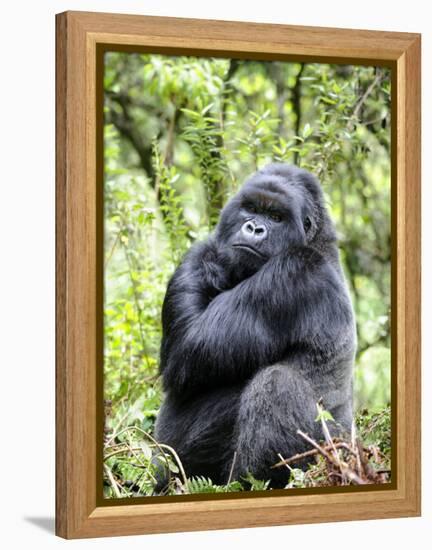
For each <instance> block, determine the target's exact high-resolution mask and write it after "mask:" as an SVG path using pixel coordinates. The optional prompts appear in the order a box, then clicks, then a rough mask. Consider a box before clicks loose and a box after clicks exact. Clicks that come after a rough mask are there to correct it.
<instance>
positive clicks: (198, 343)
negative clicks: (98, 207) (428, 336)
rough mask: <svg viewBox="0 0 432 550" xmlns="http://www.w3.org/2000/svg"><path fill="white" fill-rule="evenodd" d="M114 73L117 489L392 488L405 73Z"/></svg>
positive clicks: (107, 110) (107, 378)
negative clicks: (398, 149) (395, 220)
mask: <svg viewBox="0 0 432 550" xmlns="http://www.w3.org/2000/svg"><path fill="white" fill-rule="evenodd" d="M103 79H104V82H103V84H104V95H103V103H104V116H103V125H104V129H103V130H104V144H103V163H104V178H103V218H104V230H103V243H104V245H103V267H104V284H103V286H104V300H103V301H104V312H103V335H104V337H103V342H104V353H103V394H104V396H103V397H104V406H103V409H104V434H103V493H104V498H106V499H131V498H139V497H145V498H146V499H147V498H151V497H155V496H165V497H167V499H168V498H169V497H172V496H179V495H196V494H203V493H204V494H205V493H238V492H248V491H261V492H265V494H267V493H268V494H271V493H272V492H273V494H276V493H274V492H275V491H276V492H280V491H287V492H289V491H290V490H293V489H303V488H316V489H317V490H318V489H322V488H328V487H332V488H339V487H340V488H342V487H346V486H362V485H381V484H388V483H389V482H390V481H391V442H392V439H391V381H392V377H391V370H392V369H391V364H392V362H391V248H392V247H391V243H392V238H391V224H390V218H391V154H390V142H391V131H390V128H391V71H390V70H389V69H387V68H383V67H374V66H365V65H355V66H354V65H338V64H324V63H301V62H298V61H259V60H247V59H227V58H213V57H197V56H191V55H178V56H174V55H164V54H149V53H132V52H125V51H110V52H106V53H105V54H104V75H103ZM277 494H279V493H277Z"/></svg>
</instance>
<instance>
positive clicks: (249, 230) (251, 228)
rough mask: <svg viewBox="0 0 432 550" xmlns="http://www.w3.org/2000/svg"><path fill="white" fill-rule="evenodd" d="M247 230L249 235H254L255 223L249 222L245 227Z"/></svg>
mask: <svg viewBox="0 0 432 550" xmlns="http://www.w3.org/2000/svg"><path fill="white" fill-rule="evenodd" d="M245 229H246V231H247V232H248V233H253V232H254V230H255V226H254V224H253V223H250V222H248V223H247V224H246V226H245Z"/></svg>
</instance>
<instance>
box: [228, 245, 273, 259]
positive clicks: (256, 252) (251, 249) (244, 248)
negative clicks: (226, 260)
mask: <svg viewBox="0 0 432 550" xmlns="http://www.w3.org/2000/svg"><path fill="white" fill-rule="evenodd" d="M232 246H233V248H240V249H241V250H246V251H247V252H252V254H255V256H258V257H259V258H263V259H265V258H266V257H265V256H264V254H262V253H261V252H260V251H259V250H257V249H256V248H254V247H253V246H251V245H250V244H245V243H234V244H233V245H232Z"/></svg>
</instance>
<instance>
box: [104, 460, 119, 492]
mask: <svg viewBox="0 0 432 550" xmlns="http://www.w3.org/2000/svg"><path fill="white" fill-rule="evenodd" d="M104 470H105V473H106V475H107V477H108V479H109V482H110V483H111V487H112V488H113V491H114V493H115V496H116V497H117V498H121V493H120V491H119V488H118V485H117V481H116V480H115V479H114V476H113V474H112V472H111V470H110V469H109V468H108V466H107V465H106V464H104Z"/></svg>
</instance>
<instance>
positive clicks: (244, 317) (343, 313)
mask: <svg viewBox="0 0 432 550" xmlns="http://www.w3.org/2000/svg"><path fill="white" fill-rule="evenodd" d="M336 241H337V239H336V231H335V228H334V226H333V223H332V221H331V219H330V217H329V215H328V213H327V210H326V207H325V204H324V197H323V193H322V191H321V187H320V184H319V183H318V181H317V179H316V178H315V177H314V176H313V175H312V174H310V173H309V172H307V171H305V170H303V169H300V168H297V167H295V166H291V165H286V164H280V163H274V164H270V165H268V166H266V167H264V168H263V169H261V170H259V171H258V172H257V173H256V174H254V175H253V176H252V177H250V178H249V179H248V180H247V181H246V182H245V183H244V185H243V186H242V188H241V189H240V191H239V192H238V194H237V195H235V196H234V197H233V198H232V199H231V200H230V201H229V202H228V204H227V205H226V206H225V208H224V209H223V210H222V212H221V215H220V219H219V223H218V225H217V227H216V229H215V231H214V233H213V234H212V235H211V236H210V237H209V238H208V240H207V241H205V242H201V243H197V244H196V245H194V246H193V247H192V248H191V249H190V250H189V252H188V253H187V255H186V257H185V258H184V260H183V261H182V263H181V265H180V266H179V267H178V268H177V270H176V271H175V273H174V275H173V277H172V279H171V280H170V282H169V284H168V287H167V292H166V296H165V300H164V304H163V308H162V326H163V338H162V344H161V375H162V381H163V387H164V391H165V399H164V402H163V404H162V407H161V410H160V412H159V414H158V418H157V421H156V429H155V435H156V439H157V440H158V441H159V442H161V443H165V444H167V445H169V446H171V447H172V448H174V449H175V450H176V451H177V453H178V455H179V457H180V459H181V461H182V464H183V466H184V469H185V472H186V475H187V476H205V477H209V478H211V480H212V481H213V482H215V483H219V484H224V483H226V482H227V480H228V478H229V475H230V474H231V479H232V480H234V479H237V480H240V481H241V480H242V479H244V477H245V476H246V475H247V474H248V473H251V474H252V475H253V476H255V478H258V479H263V480H270V487H272V488H282V487H284V486H285V485H286V484H287V481H288V478H289V471H288V469H287V468H274V469H272V468H271V466H272V465H274V464H275V463H276V462H278V460H279V454H280V455H282V456H283V457H284V458H287V457H290V456H292V455H295V454H297V453H301V452H303V451H305V450H306V449H307V444H305V442H304V440H303V439H302V438H301V437H300V436H299V435H298V434H297V430H298V429H301V430H302V431H304V432H307V433H308V434H309V435H310V436H312V437H314V438H316V439H318V440H319V439H322V436H323V434H322V432H321V426H320V423H319V422H317V421H316V417H317V406H316V404H317V402H318V401H320V400H322V403H323V406H324V408H325V409H326V410H328V411H330V412H331V414H332V416H333V418H334V420H335V422H334V423H333V422H330V424H331V426H332V429H333V434H334V435H336V433H340V432H341V431H349V430H350V429H351V423H352V369H353V361H354V354H355V349H356V333H355V323H354V314H353V309H352V305H351V301H350V298H349V294H348V290H347V285H346V282H345V278H344V275H343V272H342V268H341V265H340V261H339V253H338V249H337V244H336ZM300 467H304V465H303V466H302V465H300ZM165 483H166V480H165ZM159 486H160V487H161V486H163V481H162V482H160V484H159Z"/></svg>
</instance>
